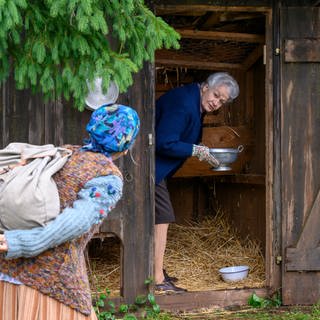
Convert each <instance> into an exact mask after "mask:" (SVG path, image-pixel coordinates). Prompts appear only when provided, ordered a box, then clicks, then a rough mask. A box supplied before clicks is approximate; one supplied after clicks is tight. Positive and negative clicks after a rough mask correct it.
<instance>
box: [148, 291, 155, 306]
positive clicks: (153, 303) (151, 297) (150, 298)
mask: <svg viewBox="0 0 320 320" xmlns="http://www.w3.org/2000/svg"><path fill="white" fill-rule="evenodd" d="M148 300H149V302H150V303H151V304H152V305H155V304H156V298H155V296H154V295H153V294H152V293H148Z"/></svg>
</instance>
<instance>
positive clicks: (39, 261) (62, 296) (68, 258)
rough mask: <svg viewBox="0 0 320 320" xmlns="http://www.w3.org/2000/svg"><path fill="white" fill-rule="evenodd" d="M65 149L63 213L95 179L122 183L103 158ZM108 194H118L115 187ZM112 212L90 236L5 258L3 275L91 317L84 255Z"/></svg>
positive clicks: (0, 263) (60, 177) (60, 180)
mask: <svg viewBox="0 0 320 320" xmlns="http://www.w3.org/2000/svg"><path fill="white" fill-rule="evenodd" d="M64 147H66V148H68V149H71V150H72V151H73V154H72V156H71V158H70V159H69V161H68V162H67V164H66V165H65V166H64V167H63V169H62V170H61V171H59V172H58V173H57V174H56V175H55V176H54V180H55V182H56V184H57V186H58V190H59V196H60V206H61V209H64V208H66V207H69V206H70V207H71V206H72V204H73V203H74V201H75V200H76V199H77V196H78V193H79V192H80V194H81V190H82V188H83V186H85V185H86V184H87V183H88V182H90V181H91V180H92V179H95V178H97V177H100V176H109V175H112V176H116V177H119V178H121V179H122V175H121V172H120V171H119V169H118V168H117V167H116V166H115V165H114V164H113V163H112V161H111V160H110V159H109V158H107V157H106V156H104V155H103V154H101V153H95V152H88V151H82V150H81V149H80V147H79V146H70V145H67V146H64ZM90 190H91V191H90V192H91V193H92V194H90V196H92V197H93V199H97V201H99V196H100V195H99V193H98V192H96V191H95V188H94V187H92V188H91V189H90ZM108 192H110V193H112V192H114V190H112V186H110V190H108ZM108 210H110V208H105V209H104V208H101V209H100V214H101V219H99V221H97V223H96V224H95V225H94V226H93V227H92V228H91V229H90V231H89V232H87V233H86V234H84V235H83V236H81V237H78V238H77V239H75V240H72V241H68V242H65V243H63V244H61V245H59V246H57V247H54V248H51V249H48V250H46V251H45V252H43V253H41V254H39V255H38V256H36V257H33V258H18V259H9V260H8V259H4V258H3V257H1V258H0V272H2V273H4V274H7V275H9V276H11V277H13V278H15V279H17V280H19V281H21V282H22V283H23V284H24V285H27V286H30V287H32V288H34V289H36V290H38V291H40V292H42V293H43V294H47V295H49V296H50V297H52V298H54V299H56V300H58V301H60V302H62V303H63V304H65V305H67V306H69V307H71V308H73V309H75V310H77V311H79V312H81V313H83V314H85V315H89V314H90V313H91V308H92V301H91V294H90V287H89V281H88V277H87V272H86V264H85V259H84V253H83V252H84V249H85V246H86V245H87V243H88V241H89V240H90V238H91V237H92V235H93V233H94V232H95V230H96V228H97V227H98V226H99V223H100V222H101V221H102V220H103V218H104V217H105V216H106V214H105V213H107V211H108ZM8 243H10V242H8Z"/></svg>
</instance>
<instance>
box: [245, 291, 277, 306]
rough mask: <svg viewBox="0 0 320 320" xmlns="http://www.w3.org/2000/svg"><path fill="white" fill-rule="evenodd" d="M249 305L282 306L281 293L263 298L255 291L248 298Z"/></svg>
mask: <svg viewBox="0 0 320 320" xmlns="http://www.w3.org/2000/svg"><path fill="white" fill-rule="evenodd" d="M248 305H249V306H251V307H254V308H268V307H279V306H281V298H280V295H279V293H276V294H275V295H274V296H273V297H271V298H262V297H259V296H257V295H256V294H255V293H253V294H252V295H251V296H250V297H249V299H248Z"/></svg>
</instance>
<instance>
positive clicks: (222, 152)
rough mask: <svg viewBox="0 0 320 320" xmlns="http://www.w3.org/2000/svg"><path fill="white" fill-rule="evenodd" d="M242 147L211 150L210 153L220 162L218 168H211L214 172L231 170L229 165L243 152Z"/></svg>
mask: <svg viewBox="0 0 320 320" xmlns="http://www.w3.org/2000/svg"><path fill="white" fill-rule="evenodd" d="M243 149H244V148H243V146H242V145H240V146H239V147H238V148H211V149H209V150H210V153H211V154H212V155H213V156H214V157H215V158H216V159H217V160H218V161H219V162H220V165H219V167H217V168H212V169H213V170H214V171H229V170H232V168H231V167H230V165H231V164H232V163H233V162H235V161H236V160H237V158H238V154H239V153H240V152H242V151H243Z"/></svg>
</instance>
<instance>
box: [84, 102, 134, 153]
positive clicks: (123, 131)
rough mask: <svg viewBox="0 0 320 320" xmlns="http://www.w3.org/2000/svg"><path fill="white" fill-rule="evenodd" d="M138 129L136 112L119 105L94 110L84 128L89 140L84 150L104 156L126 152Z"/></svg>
mask: <svg viewBox="0 0 320 320" xmlns="http://www.w3.org/2000/svg"><path fill="white" fill-rule="evenodd" d="M139 128H140V120H139V116H138V114H137V112H136V111H135V110H134V109H132V108H130V107H127V106H124V105H121V104H113V105H104V106H102V107H100V108H99V109H97V110H95V111H94V112H93V113H92V115H91V118H90V121H89V123H88V124H87V126H86V130H87V132H88V133H89V136H90V138H89V140H88V141H86V143H87V144H86V145H85V146H84V147H83V149H84V150H89V151H95V152H101V153H103V154H105V155H106V156H108V157H109V156H111V154H112V153H115V152H122V151H125V150H128V149H129V148H130V147H131V145H132V144H133V143H134V141H135V138H136V136H137V134H138V131H139Z"/></svg>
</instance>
